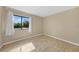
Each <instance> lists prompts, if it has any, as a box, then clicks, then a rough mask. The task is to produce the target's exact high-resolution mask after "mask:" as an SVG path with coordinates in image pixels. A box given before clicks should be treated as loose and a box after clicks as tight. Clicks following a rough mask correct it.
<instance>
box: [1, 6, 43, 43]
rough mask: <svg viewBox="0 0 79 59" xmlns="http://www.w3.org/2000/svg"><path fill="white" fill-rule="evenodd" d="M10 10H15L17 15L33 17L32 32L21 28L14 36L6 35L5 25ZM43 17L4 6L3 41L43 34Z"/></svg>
mask: <svg viewBox="0 0 79 59" xmlns="http://www.w3.org/2000/svg"><path fill="white" fill-rule="evenodd" d="M8 10H10V11H13V13H14V14H16V15H21V16H30V17H32V33H27V31H26V30H19V31H16V32H15V34H14V35H12V36H5V35H4V31H5V25H6V12H7V11H8ZM42 19H43V18H42V17H39V16H35V15H32V14H28V13H25V12H22V11H19V10H15V9H10V8H7V7H4V8H3V21H2V23H3V43H6V42H9V41H14V40H19V39H23V38H27V37H30V36H33V35H37V34H41V33H42Z"/></svg>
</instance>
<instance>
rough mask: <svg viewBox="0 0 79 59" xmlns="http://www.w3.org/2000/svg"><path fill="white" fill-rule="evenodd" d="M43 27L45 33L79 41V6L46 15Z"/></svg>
mask: <svg viewBox="0 0 79 59" xmlns="http://www.w3.org/2000/svg"><path fill="white" fill-rule="evenodd" d="M52 12H53V11H52ZM43 27H44V28H43V31H44V33H45V34H48V35H51V36H55V37H57V38H62V39H65V40H68V41H72V42H76V43H79V8H75V9H71V10H67V11H64V12H61V13H58V14H55V15H51V16H48V17H46V18H45V19H44V20H43Z"/></svg>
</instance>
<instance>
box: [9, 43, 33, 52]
mask: <svg viewBox="0 0 79 59" xmlns="http://www.w3.org/2000/svg"><path fill="white" fill-rule="evenodd" d="M34 49H35V46H34V45H33V43H32V42H30V43H27V44H24V45H22V46H19V47H16V48H14V49H10V50H9V52H31V51H33V50H34Z"/></svg>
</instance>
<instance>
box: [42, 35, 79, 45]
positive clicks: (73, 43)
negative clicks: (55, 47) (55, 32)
mask: <svg viewBox="0 0 79 59" xmlns="http://www.w3.org/2000/svg"><path fill="white" fill-rule="evenodd" d="M44 35H46V36H49V37H52V38H56V39H57V40H61V41H64V42H67V43H70V44H72V45H76V46H79V44H78V43H75V42H71V41H68V40H64V39H61V38H58V37H55V36H51V35H48V34H44Z"/></svg>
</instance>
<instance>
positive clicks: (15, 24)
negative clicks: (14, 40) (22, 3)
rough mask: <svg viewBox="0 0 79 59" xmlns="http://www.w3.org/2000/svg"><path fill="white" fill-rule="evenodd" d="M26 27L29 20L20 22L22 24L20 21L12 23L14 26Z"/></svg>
mask: <svg viewBox="0 0 79 59" xmlns="http://www.w3.org/2000/svg"><path fill="white" fill-rule="evenodd" d="M23 27H24V28H28V27H29V22H28V21H25V22H23V23H22V26H21V23H14V28H23Z"/></svg>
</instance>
